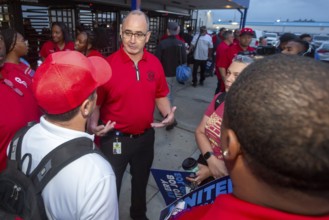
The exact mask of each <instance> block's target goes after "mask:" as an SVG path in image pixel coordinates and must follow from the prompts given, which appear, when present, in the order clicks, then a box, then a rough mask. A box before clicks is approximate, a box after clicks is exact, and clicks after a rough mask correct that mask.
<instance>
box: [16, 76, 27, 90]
mask: <svg viewBox="0 0 329 220" xmlns="http://www.w3.org/2000/svg"><path fill="white" fill-rule="evenodd" d="M15 81H16V82H18V83H19V84H22V85H24V86H25V87H26V88H27V83H26V82H25V81H24V80H21V78H19V77H15Z"/></svg>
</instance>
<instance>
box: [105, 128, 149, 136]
mask: <svg viewBox="0 0 329 220" xmlns="http://www.w3.org/2000/svg"><path fill="white" fill-rule="evenodd" d="M147 130H149V129H146V130H144V132H143V133H140V134H129V133H123V132H121V131H118V130H112V131H110V132H109V133H108V135H109V136H119V137H129V138H138V137H141V136H143V135H144V134H145V133H146V132H147Z"/></svg>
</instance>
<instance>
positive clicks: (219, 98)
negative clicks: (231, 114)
mask: <svg viewBox="0 0 329 220" xmlns="http://www.w3.org/2000/svg"><path fill="white" fill-rule="evenodd" d="M225 97H226V92H223V93H221V94H220V95H219V96H217V99H216V101H215V110H216V109H217V108H218V107H219V106H220V105H221V104H222V103H223V102H224V100H225Z"/></svg>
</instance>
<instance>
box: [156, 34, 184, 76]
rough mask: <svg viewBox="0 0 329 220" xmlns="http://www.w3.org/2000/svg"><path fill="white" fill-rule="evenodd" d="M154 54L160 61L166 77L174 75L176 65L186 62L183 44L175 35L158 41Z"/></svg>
mask: <svg viewBox="0 0 329 220" xmlns="http://www.w3.org/2000/svg"><path fill="white" fill-rule="evenodd" d="M155 55H156V56H157V57H158V58H159V60H160V61H161V63H162V66H163V69H164V72H165V74H166V77H173V76H176V67H177V66H179V65H181V64H184V63H186V49H185V44H184V42H182V41H180V40H178V39H177V38H176V37H175V36H169V37H168V38H167V39H164V40H162V41H160V43H159V45H158V47H157V50H156V52H155Z"/></svg>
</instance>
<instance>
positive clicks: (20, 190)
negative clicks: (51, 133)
mask: <svg viewBox="0 0 329 220" xmlns="http://www.w3.org/2000/svg"><path fill="white" fill-rule="evenodd" d="M31 127H32V125H28V126H26V127H24V128H22V129H21V130H19V131H18V132H17V133H16V134H15V136H14V138H13V140H12V141H11V144H10V148H9V154H8V160H7V167H6V169H5V170H4V171H2V172H1V173H0V219H6V220H9V219H17V217H18V216H19V217H21V218H23V219H27V220H43V219H47V215H46V211H45V207H44V203H43V199H42V196H41V193H42V190H43V188H44V187H45V186H46V185H47V183H48V182H49V181H50V180H51V179H52V178H53V177H54V176H55V175H56V174H57V173H58V172H59V171H60V170H61V169H63V168H64V167H65V166H66V165H67V164H69V163H71V162H73V161H74V160H76V159H78V158H80V157H81V156H83V155H86V154H89V153H99V154H100V155H102V154H101V153H100V151H98V149H96V148H95V147H94V144H93V141H92V140H90V139H88V138H86V137H80V138H75V139H72V140H70V141H67V142H65V143H63V144H61V145H60V146H58V147H56V148H55V149H54V150H52V151H51V152H49V153H48V154H47V155H46V156H45V157H44V158H43V159H42V160H41V161H40V163H39V164H38V166H37V167H36V168H35V169H34V170H33V172H32V173H30V170H31V162H32V155H31V154H29V153H28V154H25V155H24V156H23V157H21V147H22V141H23V137H24V135H25V133H26V132H27V131H28V130H29V128H31ZM102 156H103V155H102ZM26 159H29V162H28V166H27V170H26V174H25V173H24V172H22V164H23V162H24V160H26Z"/></svg>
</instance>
